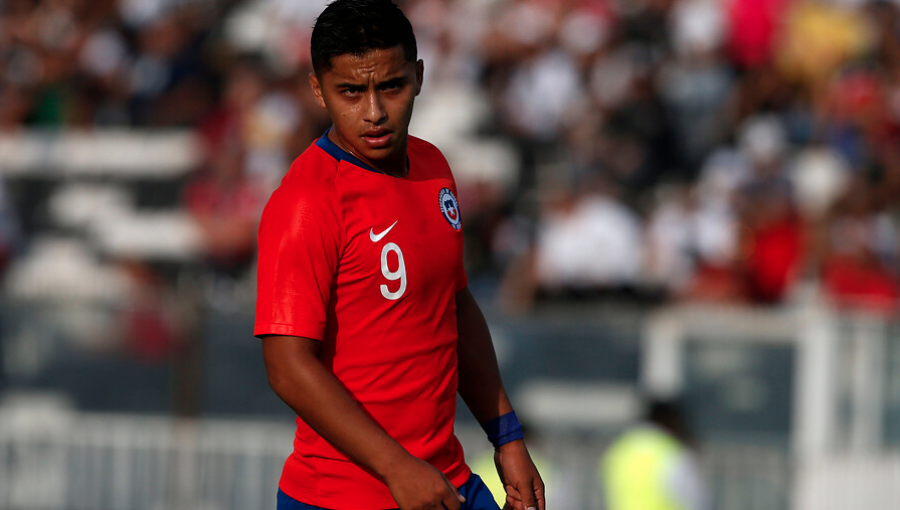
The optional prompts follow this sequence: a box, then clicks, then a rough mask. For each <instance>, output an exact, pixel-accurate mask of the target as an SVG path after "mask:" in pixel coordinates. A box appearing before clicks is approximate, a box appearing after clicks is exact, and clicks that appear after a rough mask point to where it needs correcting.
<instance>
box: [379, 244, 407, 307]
mask: <svg viewBox="0 0 900 510" xmlns="http://www.w3.org/2000/svg"><path fill="white" fill-rule="evenodd" d="M388 252H394V253H396V254H397V264H398V266H397V270H396V271H391V270H390V269H389V268H388ZM381 274H383V275H384V277H385V278H387V279H388V280H390V281H392V282H393V281H397V280H400V288H399V289H397V292H391V291H390V290H388V286H387V285H385V284H381V295H382V296H384V297H385V299H390V300H391V301H394V300H397V299H400V296H402V295H403V293H404V292H406V265H405V264H404V263H403V252H402V251H400V247H399V246H397V245H396V244H394V243H387V244H386V245H384V248H383V249H382V250H381Z"/></svg>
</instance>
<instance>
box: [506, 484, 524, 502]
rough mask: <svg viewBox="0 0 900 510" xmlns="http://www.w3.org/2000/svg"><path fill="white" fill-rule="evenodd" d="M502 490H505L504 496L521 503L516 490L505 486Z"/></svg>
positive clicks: (519, 495) (520, 496)
mask: <svg viewBox="0 0 900 510" xmlns="http://www.w3.org/2000/svg"><path fill="white" fill-rule="evenodd" d="M504 489H505V490H506V496H507V497H511V498H513V499H514V500H516V501H522V495H521V494H519V491H517V490H516V488H515V487H513V486H512V485H509V484H507V485H506V486H505V487H504Z"/></svg>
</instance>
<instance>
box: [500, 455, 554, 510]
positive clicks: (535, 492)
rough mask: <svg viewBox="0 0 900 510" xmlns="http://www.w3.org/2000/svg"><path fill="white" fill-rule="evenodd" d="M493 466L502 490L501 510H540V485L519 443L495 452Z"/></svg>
mask: <svg viewBox="0 0 900 510" xmlns="http://www.w3.org/2000/svg"><path fill="white" fill-rule="evenodd" d="M494 463H495V464H496V465H497V473H499V474H500V480H501V481H502V482H503V488H504V489H506V504H505V505H504V506H503V509H504V510H509V509H514V510H544V504H545V501H544V481H543V480H541V475H540V473H538V471H537V468H536V467H534V462H532V460H531V455H529V454H528V449H527V448H525V442H524V441H523V440H521V439H519V440H517V441H512V442H510V443H506V444H505V445H503V446H501V447H500V448H497V450H496V451H494Z"/></svg>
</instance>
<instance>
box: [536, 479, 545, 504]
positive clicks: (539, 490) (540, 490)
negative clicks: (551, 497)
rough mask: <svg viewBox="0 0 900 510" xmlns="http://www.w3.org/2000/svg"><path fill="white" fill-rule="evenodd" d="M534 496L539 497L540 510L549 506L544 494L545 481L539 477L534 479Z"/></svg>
mask: <svg viewBox="0 0 900 510" xmlns="http://www.w3.org/2000/svg"><path fill="white" fill-rule="evenodd" d="M534 496H535V498H537V506H538V509H539V510H544V509H545V508H546V506H547V501H546V499H545V498H546V495H545V494H544V481H543V480H541V479H540V478H538V479H537V480H535V481H534Z"/></svg>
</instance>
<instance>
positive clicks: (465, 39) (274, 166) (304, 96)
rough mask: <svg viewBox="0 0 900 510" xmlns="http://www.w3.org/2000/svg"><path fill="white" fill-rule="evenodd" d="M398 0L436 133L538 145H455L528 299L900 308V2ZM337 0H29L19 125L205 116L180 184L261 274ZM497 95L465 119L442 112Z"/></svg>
mask: <svg viewBox="0 0 900 510" xmlns="http://www.w3.org/2000/svg"><path fill="white" fill-rule="evenodd" d="M399 3H400V5H401V6H402V7H403V8H404V9H405V11H406V12H407V14H408V16H409V17H410V19H411V20H412V22H413V25H414V27H415V30H416V34H417V38H418V44H419V54H420V57H421V58H423V59H424V60H425V67H426V83H425V92H424V93H423V97H422V98H421V101H420V105H417V108H420V111H419V113H418V114H417V115H421V116H424V117H425V118H427V119H428V124H429V125H428V126H427V128H428V132H429V133H431V132H434V133H438V134H439V135H440V136H438V138H439V139H438V140H434V141H435V142H436V143H438V144H439V145H440V146H441V147H452V148H453V150H454V151H465V150H466V149H465V148H466V146H467V145H466V144H467V143H468V142H472V143H473V144H474V143H477V142H479V141H483V140H495V141H499V142H502V143H503V145H504V147H507V148H508V150H509V151H510V152H511V153H512V154H513V155H514V156H515V162H516V164H515V172H514V173H513V175H511V176H501V177H499V178H498V177H497V176H493V175H492V176H489V177H484V178H482V177H479V172H478V171H473V170H472V169H467V168H465V165H466V163H462V164H461V165H457V168H455V171H456V172H457V175H458V180H459V185H460V195H461V209H462V211H463V215H464V218H465V225H466V231H467V236H468V254H467V255H468V258H469V271H470V273H471V274H472V275H473V276H475V277H478V276H479V275H482V276H487V277H491V276H496V277H498V279H499V280H500V281H501V283H500V285H499V288H500V297H501V299H502V301H503V303H504V304H505V305H507V306H508V307H510V308H513V309H524V308H528V307H530V306H532V305H533V304H534V303H535V302H537V301H540V300H542V299H580V298H584V297H596V296H606V295H613V296H616V297H617V298H618V297H628V298H629V299H636V300H639V301H642V302H647V301H649V302H659V301H663V300H710V301H717V302H721V301H732V302H748V303H759V304H776V303H781V302H785V301H789V300H791V299H793V297H794V296H795V295H796V294H797V293H798V292H799V291H802V290H803V289H806V288H809V287H810V286H812V287H813V288H817V289H820V290H819V291H817V295H821V296H824V297H826V298H827V299H829V300H830V301H832V302H834V303H835V304H837V305H839V306H850V307H865V308H868V309H873V310H878V311H884V312H892V311H893V310H895V309H896V308H897V305H898V299H900V286H898V282H900V280H898V276H900V7H898V3H896V2H893V1H888V0H876V1H867V0H405V1H400V2H399ZM323 5H324V2H323V1H321V0H302V1H300V0H253V1H251V0H246V1H240V0H216V1H213V0H91V1H88V0H4V1H3V2H2V3H0V10H2V15H0V59H2V62H3V65H2V66H0V130H3V131H7V132H8V131H11V130H16V129H20V128H26V129H30V128H50V129H60V128H61V129H70V128H73V129H74V128H77V129H98V128H106V127H136V128H160V129H161V128H170V127H179V128H189V129H193V130H195V131H196V133H197V134H198V138H199V139H200V140H201V143H202V146H203V153H204V155H205V157H204V158H203V160H204V162H203V164H202V165H201V166H200V167H199V168H196V169H194V170H193V171H192V174H191V176H190V178H189V179H188V182H187V183H186V184H185V186H184V189H183V190H182V196H181V203H182V204H183V208H184V210H186V211H188V212H189V213H190V214H191V215H192V216H193V217H194V218H195V219H196V221H197V223H198V225H199V226H200V229H201V232H202V236H203V239H204V245H205V251H206V261H207V262H208V263H209V266H210V267H211V268H213V270H214V271H215V272H216V274H218V275H222V276H223V277H226V278H239V277H241V275H244V274H249V271H251V270H252V264H253V257H254V242H255V228H256V221H257V218H258V216H259V213H260V210H261V207H262V205H263V204H264V203H265V200H266V198H267V197H268V194H269V193H270V192H271V191H272V189H274V187H275V186H277V184H278V182H279V180H280V178H281V176H282V175H283V174H284V172H285V171H286V169H287V168H288V166H289V164H290V162H291V161H292V160H293V158H295V157H296V156H297V155H299V154H300V153H301V152H302V151H303V150H304V149H305V148H306V147H307V146H308V144H309V143H310V142H311V141H312V140H314V139H315V138H316V137H318V136H319V135H320V134H321V133H322V132H324V130H325V129H326V128H327V126H328V119H327V116H325V114H324V112H322V111H321V110H320V109H319V108H318V107H317V106H316V105H315V103H314V102H313V101H312V96H311V93H310V91H309V87H308V85H307V75H308V73H309V72H310V70H311V66H310V61H309V49H308V41H309V35H310V30H311V26H312V23H313V21H314V18H315V16H316V14H317V13H318V12H319V11H320V10H321V9H322V7H323ZM459 91H464V93H463V94H460V93H459ZM442 101H443V102H444V110H441V109H440V108H437V107H435V106H434V105H436V104H441V102H442ZM448 102H449V106H447V103H448ZM461 103H465V105H461ZM473 105H475V106H474V107H477V108H480V109H484V111H481V112H478V113H479V115H473V116H470V117H469V120H468V121H467V122H468V124H466V125H464V126H463V127H462V128H460V127H459V126H458V125H456V124H458V119H456V118H450V117H451V116H450V115H446V114H444V115H441V114H432V115H429V114H428V112H432V113H433V112H446V111H448V109H449V110H453V109H455V108H458V107H459V108H464V107H468V108H473ZM455 123H456V124H455ZM414 127H415V124H414ZM413 134H416V131H415V129H414V130H413ZM453 137H456V139H457V140H456V142H458V143H451V142H452V140H451V142H448V143H447V144H446V145H445V144H444V143H441V142H442V141H444V140H445V139H450V138H453ZM448 156H452V155H451V154H448ZM450 159H451V162H453V160H454V159H453V157H451V158H450ZM460 161H466V160H465V159H460ZM469 161H471V158H470V160H469ZM476 167H478V164H477V162H476V163H473V168H476ZM485 175H487V174H485ZM26 236H27V234H26Z"/></svg>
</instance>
